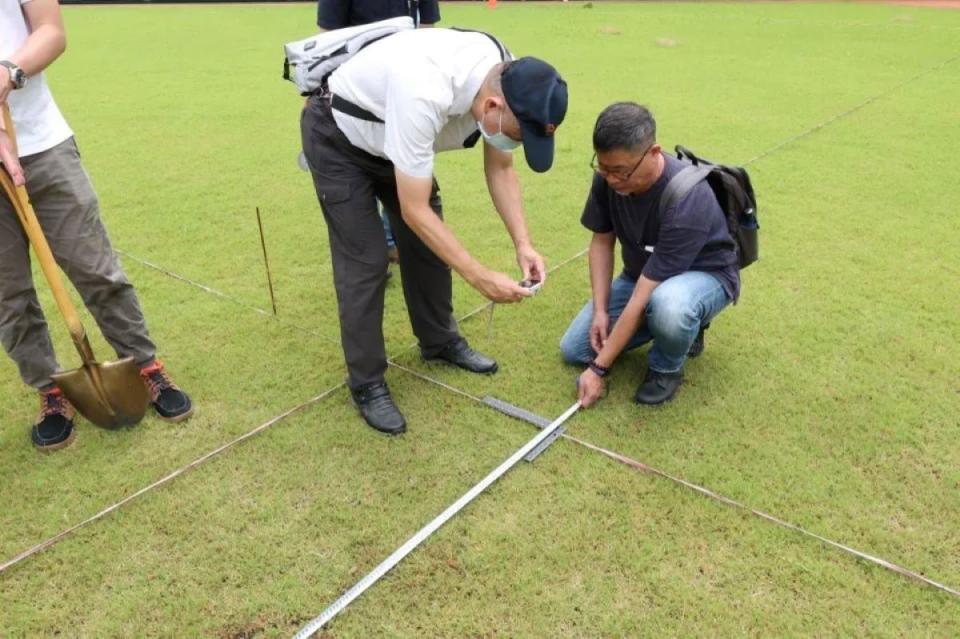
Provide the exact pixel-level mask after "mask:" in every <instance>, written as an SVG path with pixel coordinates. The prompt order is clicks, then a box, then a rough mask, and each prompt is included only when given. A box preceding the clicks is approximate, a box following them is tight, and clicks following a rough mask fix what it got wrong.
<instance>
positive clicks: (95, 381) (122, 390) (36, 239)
mask: <svg viewBox="0 0 960 639" xmlns="http://www.w3.org/2000/svg"><path fill="white" fill-rule="evenodd" d="M3 120H4V125H5V126H6V129H7V135H9V136H10V139H11V140H12V141H13V146H14V153H16V144H17V142H16V134H15V132H14V129H13V121H12V119H11V118H10V110H9V108H8V107H7V105H6V103H4V105H3ZM0 183H2V184H3V190H4V191H5V192H6V194H7V197H8V198H9V199H10V202H11V203H12V204H13V208H14V209H15V210H16V212H17V217H18V218H20V223H21V224H22V225H23V228H24V230H25V231H26V233H27V237H28V238H29V239H30V245H31V246H32V247H33V251H34V253H36V255H37V259H38V260H39V261H40V266H41V268H42V269H43V274H44V276H45V277H46V278H47V282H48V283H49V284H50V289H51V290H52V291H53V298H54V299H55V300H56V302H57V308H59V309H60V313H61V314H62V315H63V319H64V320H65V321H66V323H67V329H68V330H69V331H70V337H71V338H73V343H74V346H76V347H77V352H78V353H80V359H81V360H82V361H83V365H82V366H81V367H80V368H77V369H74V370H71V371H64V372H62V373H56V374H54V375H52V377H53V381H54V382H55V383H56V384H57V386H59V387H60V389H61V390H62V391H63V394H64V395H66V397H67V399H69V400H70V402H71V403H72V404H73V405H74V406H75V407H76V409H77V410H78V411H80V414H81V415H83V416H84V417H86V418H87V419H88V420H90V421H91V422H93V423H94V424H96V425H97V426H102V427H104V428H116V427H119V426H132V425H133V424H136V423H137V422H139V421H140V420H141V419H143V415H144V413H145V412H146V410H147V405H148V403H149V401H150V397H149V395H148V393H147V387H146V385H145V384H144V382H143V379H142V378H141V377H140V370H139V368H138V367H137V364H136V362H134V361H133V358H132V357H126V358H124V359H121V360H120V361H117V362H97V361H96V358H94V356H93V350H92V349H91V348H90V342H89V341H88V340H87V333H86V331H85V330H84V329H83V325H82V324H80V317H79V316H78V315H77V309H76V308H75V307H74V305H73V302H71V301H70V297H69V296H68V295H67V290H66V288H65V287H64V285H63V280H61V278H60V272H59V270H58V268H57V263H56V261H55V260H54V258H53V254H52V253H51V252H50V246H49V245H48V244H47V239H46V237H44V235H43V230H42V229H41V228H40V223H39V222H38V221H37V216H36V214H35V213H34V211H33V206H31V204H30V198H29V196H28V195H27V190H26V189H25V188H24V187H22V186H14V184H13V180H12V179H11V177H10V175H9V174H8V173H7V171H6V170H4V171H0Z"/></svg>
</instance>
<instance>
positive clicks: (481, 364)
mask: <svg viewBox="0 0 960 639" xmlns="http://www.w3.org/2000/svg"><path fill="white" fill-rule="evenodd" d="M421 355H423V353H422V352H421ZM423 359H425V360H426V361H428V362H447V363H448V364H453V365H454V366H458V367H460V368H462V369H464V370H467V371H470V372H471V373H486V374H488V375H492V374H493V373H496V372H497V363H496V362H495V361H493V360H492V359H490V358H489V357H487V356H486V355H483V354H481V353H478V352H477V351H475V350H473V349H472V348H470V345H469V344H467V340H465V339H463V338H462V337H461V338H459V339H457V340H454V341H453V342H450V343H449V344H447V345H446V346H444V347H443V350H441V351H440V352H439V353H436V354H435V355H431V356H429V357H428V356H426V355H423Z"/></svg>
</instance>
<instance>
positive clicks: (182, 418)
mask: <svg viewBox="0 0 960 639" xmlns="http://www.w3.org/2000/svg"><path fill="white" fill-rule="evenodd" d="M153 412H154V414H155V415H156V416H157V417H159V418H160V419H162V420H163V421H165V422H170V423H171V424H175V423H177V422H182V421H186V420H188V419H190V418H191V417H193V406H191V407H190V409H189V410H187V412H185V413H180V414H179V415H171V416H170V417H167V416H166V415H161V414H160V411H158V410H157V407H156V406H154V407H153Z"/></svg>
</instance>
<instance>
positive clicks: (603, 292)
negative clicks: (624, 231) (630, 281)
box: [587, 233, 617, 353]
mask: <svg viewBox="0 0 960 639" xmlns="http://www.w3.org/2000/svg"><path fill="white" fill-rule="evenodd" d="M616 242H617V237H616V235H614V234H613V233H594V234H593V237H592V238H591V239H590V251H589V253H588V254H587V257H588V258H589V259H590V288H591V290H592V291H593V321H592V322H591V324H590V345H591V346H592V347H593V350H595V351H596V352H598V353H599V352H600V350H601V349H602V348H603V345H604V344H605V343H606V342H607V332H608V331H609V328H610V315H609V313H608V312H607V308H609V306H610V282H611V281H612V280H613V247H614V246H615V245H616Z"/></svg>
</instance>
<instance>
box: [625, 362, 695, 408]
mask: <svg viewBox="0 0 960 639" xmlns="http://www.w3.org/2000/svg"><path fill="white" fill-rule="evenodd" d="M682 383H683V371H678V372H676V373H660V372H657V371H655V370H650V369H647V376H646V377H644V378H643V383H642V384H640V386H639V387H638V388H637V393H636V395H634V396H633V398H634V399H635V400H636V402H637V403H638V404H647V405H651V406H652V405H655V404H662V403H664V402H667V401H670V400H671V399H673V396H674V395H676V393H677V389H678V388H680V385H681V384H682Z"/></svg>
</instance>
